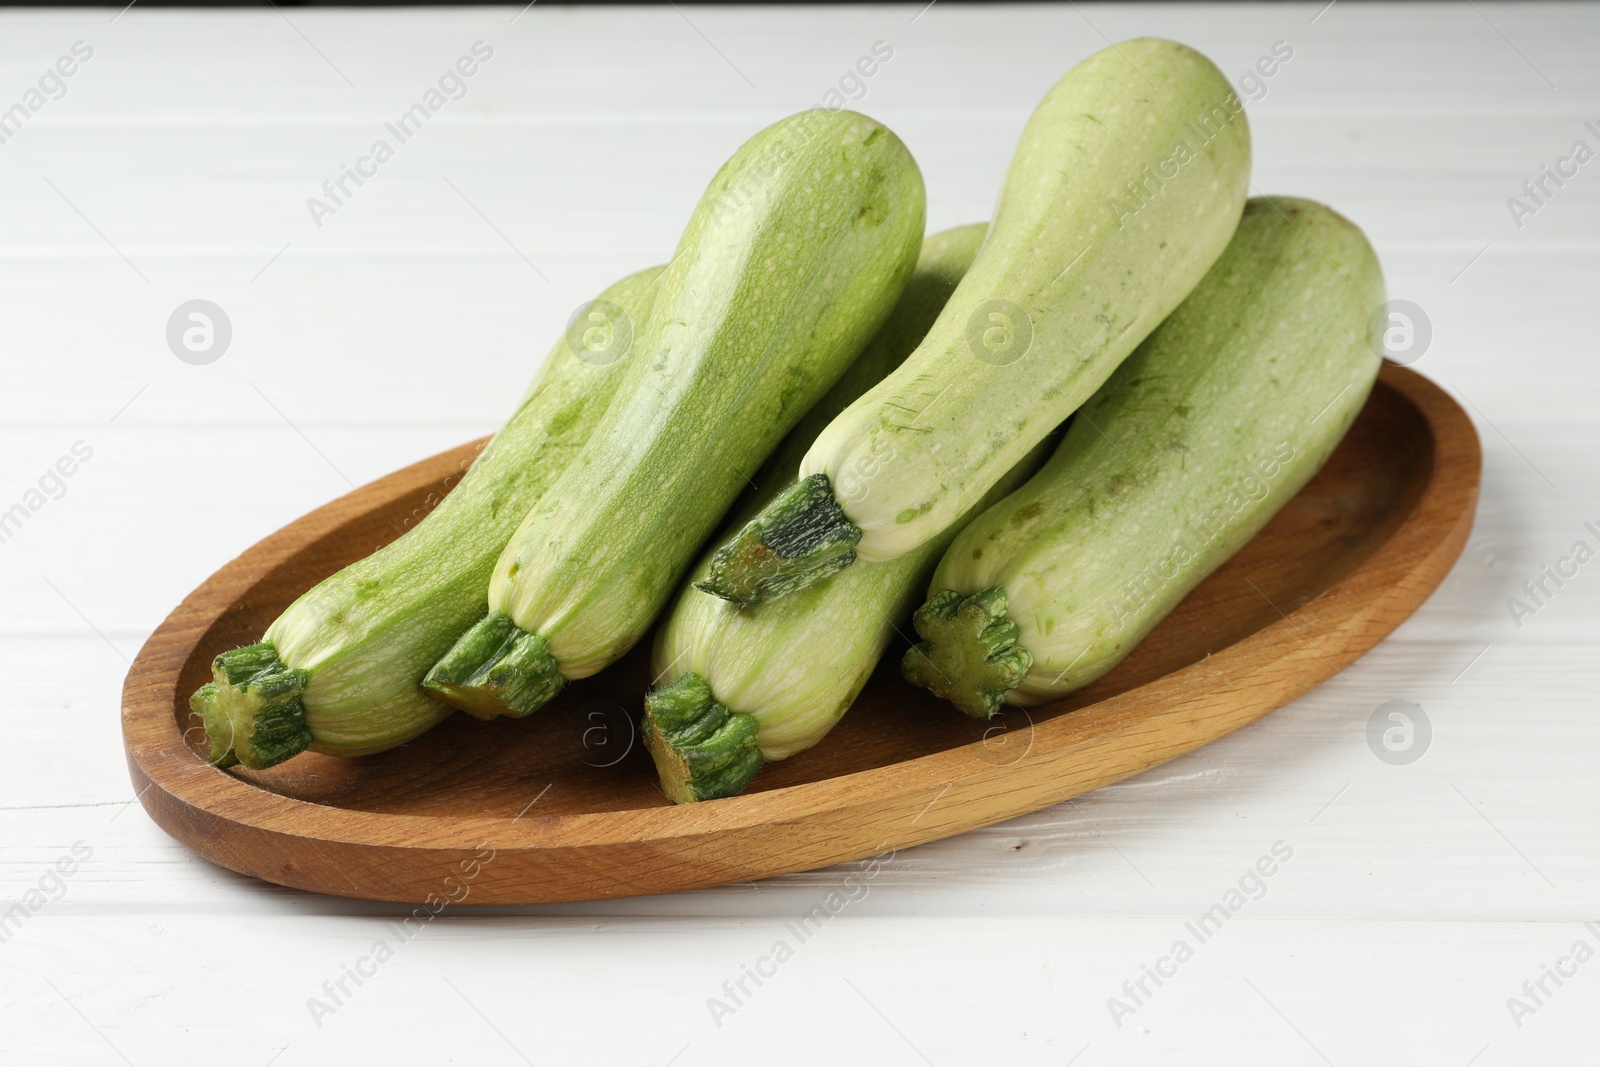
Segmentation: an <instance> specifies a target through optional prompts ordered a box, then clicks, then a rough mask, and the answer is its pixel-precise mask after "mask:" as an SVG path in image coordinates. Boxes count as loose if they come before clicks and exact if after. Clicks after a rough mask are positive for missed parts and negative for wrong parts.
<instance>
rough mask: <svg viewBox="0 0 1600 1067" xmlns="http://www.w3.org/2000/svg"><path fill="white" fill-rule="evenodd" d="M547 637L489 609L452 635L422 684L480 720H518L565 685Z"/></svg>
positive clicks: (437, 695) (536, 708)
mask: <svg viewBox="0 0 1600 1067" xmlns="http://www.w3.org/2000/svg"><path fill="white" fill-rule="evenodd" d="M566 681H567V680H566V679H565V678H563V677H562V675H561V667H560V665H559V664H558V663H556V659H555V657H554V656H552V655H551V654H550V642H548V641H546V640H545V639H544V638H542V637H540V636H539V635H538V634H532V633H529V632H528V631H526V630H524V629H522V628H521V627H519V626H518V625H517V624H516V623H514V622H512V621H511V616H509V615H507V614H506V613H505V612H503V611H491V612H489V614H487V615H485V616H484V617H483V618H482V619H480V620H479V621H478V624H477V625H476V626H474V627H472V629H470V630H468V631H467V632H466V633H464V634H462V635H461V636H460V637H459V638H457V639H456V643H455V644H454V645H453V646H452V647H451V649H450V651H449V652H446V653H445V654H444V656H443V657H442V658H441V659H440V660H439V662H437V663H435V664H434V665H433V666H432V667H431V668H430V669H429V670H428V673H427V675H426V676H424V677H423V679H422V688H423V689H425V690H427V691H428V692H429V693H432V694H433V695H434V696H436V697H438V698H439V699H440V700H443V701H445V702H447V703H449V704H453V705H454V706H456V707H458V708H460V709H461V710H462V711H465V712H466V713H467V714H469V715H472V716H474V717H476V718H479V719H492V718H494V717H495V716H497V715H506V716H509V717H511V718H513V719H520V718H522V717H523V716H524V715H531V714H532V713H533V712H535V711H538V710H539V708H541V707H543V706H544V705H545V703H546V702H547V701H549V700H550V698H551V697H553V696H555V695H556V694H557V693H559V692H561V687H562V686H564V685H565V684H566Z"/></svg>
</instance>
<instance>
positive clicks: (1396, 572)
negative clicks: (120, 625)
mask: <svg viewBox="0 0 1600 1067" xmlns="http://www.w3.org/2000/svg"><path fill="white" fill-rule="evenodd" d="M475 447H476V444H474V445H463V446H462V447H461V448H457V449H454V450H452V451H450V452H445V453H443V454H441V455H438V456H435V457H433V458H432V459H429V460H425V461H423V462H421V463H418V464H416V465H415V466H412V467H407V468H406V469H405V470H402V471H399V472H398V473H395V474H392V475H390V476H389V477H387V478H383V479H380V480H379V481H376V482H373V483H372V484H370V485H367V486H364V487H362V488H360V489H358V490H356V491H355V492H353V493H351V494H349V495H348V496H345V497H342V498H340V499H338V500H335V501H334V502H333V503H331V504H328V505H327V506H326V507H323V508H319V509H318V510H316V511H314V512H312V513H311V514H309V515H307V516H305V517H304V518H302V519H300V520H298V521H296V522H294V523H291V524H290V525H289V526H287V527H285V528H283V529H282V530H279V531H278V532H277V533H275V534H273V535H272V536H271V537H268V538H267V539H266V540H264V541H262V542H260V543H259V544H257V545H255V546H254V547H252V548H251V549H250V550H249V551H247V552H245V553H244V554H243V555H242V556H240V557H239V558H238V559H236V560H234V561H233V562H232V563H230V564H228V565H227V566H226V567H223V568H222V569H221V570H220V571H218V572H217V573H216V574H214V575H212V577H211V578H210V579H209V580H207V581H206V583H205V584H204V585H202V586H201V587H200V588H199V589H196V590H195V591H194V592H193V593H191V594H190V595H189V597H188V598H187V599H185V600H184V602H183V603H182V604H180V605H179V606H178V607H177V609H176V610H174V611H173V613H172V614H171V615H169V616H168V617H167V619H166V621H165V622H163V623H162V624H161V626H160V628H159V629H157V630H156V632H155V633H154V634H153V635H152V636H151V638H150V640H149V641H148V642H146V643H145V646H144V648H143V649H142V650H141V651H140V653H139V658H138V659H137V660H136V661H135V662H134V664H133V667H132V669H131V670H130V671H129V672H128V678H127V683H126V685H125V686H124V689H123V700H122V728H123V738H124V742H125V745H126V748H127V754H128V766H129V770H130V772H131V774H132V776H133V784H134V788H135V789H136V790H137V792H138V795H139V798H140V799H141V801H142V802H143V804H144V807H145V810H146V811H148V812H149V813H150V816H151V818H153V819H154V820H155V821H156V822H157V823H158V824H159V825H160V826H161V827H162V828H163V829H165V830H166V831H167V832H168V833H170V834H172V836H174V837H176V838H177V839H178V840H179V841H182V842H183V843H184V844H186V845H188V846H189V847H190V848H193V849H194V850H195V851H197V852H199V853H200V854H201V855H202V856H205V857H206V858H207V859H209V860H211V861H213V862H214V863H219V864H221V865H222V866H224V867H228V868H231V869H232V870H235V871H240V872H243V873H245V874H251V875H255V876H256V877H258V878H264V879H266V880H268V881H270V882H276V883H279V884H280V885H286V886H293V887H296V888H300V889H310V890H314V891H316V892H319V893H332V894H337V895H340V896H350V897H364V898H369V899H375V900H391V901H406V902H417V903H421V902H438V901H446V900H447V901H454V902H460V901H470V902H472V903H475V904H479V903H482V904H510V903H537V902H549V901H564V900H580V899H592V898H601V897H620V896H631V895H635V894H642V893H662V892H668V891H671V890H678V889H691V888H697V887H701V886H710V885H718V884H721V883H724V882H732V881H744V880H748V879H751V878H760V877H766V876H769V875H775V874H783V873H786V872H790V871H799V870H806V869H810V868H814V867H822V866H826V865H828V864H833V863H839V862H843V861H846V860H854V859H861V858H863V857H867V856H871V855H875V854H878V853H881V852H884V851H886V850H889V849H900V848H905V847H907V846H909V845H915V844H919V843H921V842H924V841H932V840H935V839H938V838H942V837H948V836H950V835H952V834H958V833H961V832H962V831H964V830H970V829H973V828H975V827H979V826H985V825H988V824H990V823H994V822H998V821H1000V820H1002V819H1007V818H1010V817H1012V816H1015V815H1020V814H1022V813H1024V812H1029V811H1034V810H1036V809H1038V808H1043V807H1046V806H1048V805H1051V804H1055V803H1057V802H1059V801H1061V800H1065V799H1066V798H1068V797H1072V796H1076V795H1078V794H1080V793H1084V792H1087V791H1088V790H1091V789H1095V788H1097V787H1099V786H1103V785H1107V784H1109V783H1111V782H1115V781H1118V780H1119V779H1122V778H1126V777H1127V776H1129V775H1132V774H1137V773H1138V772H1140V771H1142V770H1145V769H1146V768H1149V767H1153V766H1155V765H1156V764H1159V763H1163V762H1165V761H1166V760H1170V759H1172V758H1174V757H1175V756H1179V755H1182V754H1183V753H1185V752H1189V751H1192V750H1193V749H1196V748H1199V747H1200V746H1201V745H1204V744H1206V743H1207V742H1209V741H1213V740H1215V739H1216V738H1218V737H1221V736H1223V735H1224V734H1227V733H1229V732H1230V731H1233V730H1237V729H1238V728H1239V727H1241V726H1244V725H1245V724H1247V723H1250V722H1252V721H1254V720H1256V719H1258V718H1260V717H1261V716H1263V715H1265V714H1266V713H1267V712H1269V711H1271V710H1272V709H1274V708H1276V707H1279V706H1280V705H1282V704H1284V703H1286V702H1288V701H1289V700H1292V699H1293V698H1295V697H1297V696H1299V695H1300V694H1302V693H1304V692H1306V691H1307V690H1309V689H1311V688H1312V687H1314V686H1316V685H1317V684H1318V683H1320V682H1322V681H1324V680H1326V679H1327V678H1330V677H1332V676H1333V675H1334V674H1335V673H1336V672H1337V671H1339V670H1340V669H1342V668H1343V667H1345V666H1347V665H1348V664H1349V663H1351V662H1352V661H1354V660H1355V659H1356V658H1357V657H1359V656H1360V655H1361V654H1362V653H1364V652H1366V651H1367V650H1368V649H1369V648H1371V647H1372V646H1373V645H1375V644H1377V643H1378V641H1380V640H1382V639H1383V637H1384V636H1385V635H1387V634H1388V633H1389V632H1390V631H1392V630H1393V629H1394V628H1395V627H1396V626H1398V625H1399V624H1400V623H1401V621H1402V620H1404V619H1405V618H1406V617H1407V616H1408V615H1410V614H1411V612H1412V611H1414V610H1415V609H1416V608H1417V606H1418V605H1419V604H1421V603H1422V602H1423V600H1425V599H1426V598H1427V597H1428V595H1429V594H1430V593H1431V592H1432V591H1433V589H1434V587H1435V586H1437V585H1438V583H1439V581H1440V580H1441V579H1442V578H1443V577H1444V575H1445V573H1446V572H1447V571H1448V570H1449V568H1450V566H1451V564H1452V563H1453V562H1454V561H1455V559H1456V557H1457V556H1458V555H1459V554H1460V552H1461V548H1462V546H1463V545H1464V544H1465V543H1466V540H1467V534H1468V532H1469V531H1470V529H1471V526H1472V517H1473V511H1474V505H1475V503H1476V500H1477V490H1478V477H1479V466H1480V456H1479V449H1478V438H1477V435H1476V433H1475V432H1474V431H1473V428H1472V424H1471V422H1470V421H1469V420H1468V418H1467V417H1466V415H1465V414H1464V413H1463V412H1462V410H1461V409H1460V407H1458V406H1457V405H1456V404H1455V402H1454V401H1452V400H1451V399H1450V398H1449V397H1448V396H1446V395H1445V394H1444V392H1443V391H1441V390H1440V389H1439V388H1438V387H1437V386H1435V385H1433V384H1432V383H1431V382H1429V381H1427V380H1426V379H1424V378H1422V377H1420V376H1419V375H1417V374H1415V373H1413V372H1411V371H1408V370H1405V369H1402V368H1399V367H1394V366H1389V365H1385V366H1384V368H1383V372H1382V376H1381V378H1380V381H1379V385H1378V387H1377V388H1376V389H1374V391H1373V394H1372V397H1371V399H1370V400H1369V401H1368V403H1367V406H1366V408H1365V410H1364V411H1363V412H1362V414H1361V417H1360V418H1359V420H1358V421H1357V422H1356V424H1355V426H1354V428H1353V429H1352V430H1351V432H1350V434H1349V436H1348V437H1347V438H1346V439H1345V441H1344V442H1343V444H1342V445H1341V446H1340V447H1339V449H1338V451H1337V452H1336V453H1335V454H1334V456H1333V457H1332V458H1331V459H1330V460H1329V461H1328V464H1327V465H1326V466H1325V467H1324V469H1323V470H1322V471H1321V473H1319V474H1318V475H1317V477H1316V478H1315V479H1314V480H1312V482H1311V483H1310V484H1309V485H1307V486H1306V488H1305V489H1304V490H1303V491H1302V492H1301V493H1300V494H1299V495H1298V496H1297V497H1296V498H1295V499H1294V500H1293V501H1292V502H1290V504H1289V505H1288V506H1287V507H1286V508H1285V509H1284V510H1283V511H1282V512H1281V513H1280V514H1279V515H1278V516H1276V518H1274V519H1273V521H1272V523H1271V524H1269V525H1268V526H1267V527H1266V528H1265V529H1264V530H1263V531H1262V532H1261V533H1260V534H1259V535H1258V536H1257V537H1256V538H1255V539H1254V540H1253V541H1251V542H1250V544H1249V545H1247V546H1246V547H1245V549H1244V550H1243V551H1242V552H1241V553H1240V554H1239V555H1238V556H1236V557H1235V558H1234V559H1233V560H1231V561H1230V562H1229V563H1228V564H1227V565H1226V566H1224V567H1223V568H1222V569H1221V570H1219V571H1218V572H1217V573H1216V574H1214V575H1212V576H1211V577H1210V578H1209V579H1207V580H1206V581H1205V582H1204V583H1203V584H1202V585H1200V586H1199V587H1198V588H1197V589H1195V590H1194V592H1193V593H1191V594H1190V595H1189V597H1188V598H1187V599H1186V600H1185V601H1184V602H1183V604H1182V605H1180V606H1179V608H1178V610H1177V611H1176V612H1174V613H1173V614H1172V615H1171V616H1170V617H1169V618H1167V619H1166V620H1165V621H1163V622H1162V624H1161V625H1160V626H1159V627H1158V628H1157V629H1156V630H1155V631H1154V632H1153V633H1152V634H1151V635H1150V636H1149V638H1147V639H1146V640H1145V641H1144V642H1143V643H1142V644H1141V645H1140V646H1139V647H1138V648H1137V649H1136V650H1135V651H1134V653H1133V654H1132V655H1131V656H1129V657H1128V659H1127V660H1126V661H1125V662H1123V663H1122V664H1121V665H1120V666H1119V667H1118V668H1117V669H1116V670H1115V671H1114V672H1112V673H1111V674H1110V675H1108V676H1107V677H1106V678H1104V679H1103V680H1101V681H1100V682H1099V683H1097V684H1096V685H1094V686H1093V687H1091V688H1089V689H1087V690H1084V691H1083V692H1080V693H1078V694H1075V695H1074V696H1073V697H1071V698H1070V699H1068V700H1065V701H1062V702H1060V703H1058V704H1055V705H1051V706H1048V707H1044V708H1035V709H1033V710H1032V711H1031V712H1030V713H1026V714H1025V713H1023V712H1020V711H1015V710H1012V711H1008V712H1007V713H1006V714H1005V715H1004V716H1002V717H1000V718H999V719H997V720H996V721H995V723H991V724H987V725H985V724H980V723H977V722H973V721H971V720H969V719H967V718H966V717H965V716H962V715H960V714H957V713H955V712H954V711H953V710H952V709H951V708H950V707H949V706H947V705H944V704H941V703H939V702H937V701H935V700H933V699H932V698H931V697H929V696H928V695H927V694H925V693H923V692H922V691H921V690H917V689H914V688H912V687H910V686H908V685H906V684H905V683H904V682H902V681H901V680H900V678H899V676H898V671H897V670H896V669H895V665H896V664H897V663H898V661H899V651H900V650H899V649H892V650H891V653H890V655H888V656H886V657H885V661H884V662H885V665H886V666H885V667H883V668H880V670H879V672H878V674H877V675H876V676H874V678H873V680H872V681H871V682H870V683H869V685H868V687H867V689H866V690H865V692H863V693H862V695H861V698H860V699H859V700H858V701H857V703H856V706H855V707H854V708H853V709H852V710H851V712H850V714H849V715H847V716H846V717H845V719H844V721H843V722H842V723H841V724H840V725H839V727H838V728H837V729H835V730H834V732H833V733H832V734H831V735H830V736H829V737H828V739H827V740H826V741H825V742H824V743H823V744H821V745H819V746H818V747H817V748H815V749H813V750H811V751H810V752H806V753H803V754H802V755H800V756H796V757H794V758H793V759H790V760H787V761H785V762H783V763H778V764H773V765H771V766H769V767H767V768H765V769H764V770H763V771H762V772H761V773H760V775H758V776H757V778H756V780H755V782H754V783H753V785H752V788H751V790H750V791H749V792H748V793H746V794H744V795H743V796H739V797H734V798H731V799H728V800H719V801H714V802H710V803H703V804H696V805H687V806H682V807H674V806H672V805H670V804H668V803H667V801H666V799H665V797H663V796H662V794H661V793H660V791H659V790H658V789H657V787H656V784H655V777H654V773H653V769H652V767H651V763H650V759H649V757H648V755H647V754H646V753H645V751H644V746H643V745H642V744H640V743H637V739H636V738H635V736H634V733H633V722H634V721H635V719H636V716H637V712H638V709H639V707H640V701H641V698H642V696H643V694H644V691H645V688H646V685H647V682H648V677H647V672H648V666H647V663H646V657H645V655H644V651H643V649H642V648H641V649H636V650H635V651H634V653H633V654H631V655H630V656H629V657H627V658H626V659H624V660H623V661H622V662H621V663H619V664H617V665H616V666H615V667H613V668H611V669H610V670H607V671H606V672H604V673H603V674H601V675H600V676H598V677H596V678H593V679H589V680H587V681H585V682H582V683H578V684H575V685H573V686H571V687H570V689H569V691H568V692H567V693H565V694H563V696H562V697H561V698H560V699H559V700H558V701H557V702H555V703H553V704H551V705H550V706H548V707H546V708H544V709H542V710H541V711H540V712H539V713H538V714H536V715H534V716H532V717H531V718H529V719H526V720H522V721H511V720H500V721H497V722H494V723H490V724H484V723H480V722H478V721H476V720H473V719H469V718H467V717H466V716H464V715H457V716H454V717H453V718H451V719H449V720H447V721H446V722H445V723H443V724H442V725H440V726H439V727H437V728H435V729H434V730H433V731H431V732H430V733H427V734H424V735H423V736H422V737H421V738H419V739H418V740H416V741H413V742H412V743H410V744H409V745H405V746H403V747H401V748H398V749H395V750H393V751H390V752H385V753H382V754H380V755H376V756H368V757H365V758H363V759H358V760H341V759H334V758H331V757H327V756H321V755H317V754H315V753H307V754H305V755H302V756H299V757H297V758H295V759H293V760H290V761H289V762H288V763H286V764H284V765H282V766H280V767H275V768H273V769H271V770H268V771H246V770H242V769H235V770H233V771H228V772H223V771H219V770H216V769H215V768H213V767H211V766H210V765H208V764H207V763H206V761H205V760H204V759H203V758H202V757H201V756H200V755H199V754H198V751H199V750H198V741H199V739H200V731H199V730H198V728H197V721H196V720H194V719H192V718H191V715H190V712H189V710H188V703H187V698H188V696H189V694H190V693H191V692H193V690H194V689H195V688H196V687H197V686H198V685H200V684H201V683H202V682H204V681H206V680H208V679H209V676H210V672H209V664H210V661H211V658H212V657H213V656H215V655H216V654H217V653H219V652H221V651H223V650H225V649H228V648H232V647H234V646H236V645H242V644H248V643H250V642H252V641H255V640H256V639H257V638H258V637H259V635H260V634H261V632H262V631H263V630H264V629H265V628H266V626H267V624H268V623H269V622H271V621H272V619H273V618H275V617H276V616H277V615H278V613H279V612H280V611H282V609H283V608H284V607H285V606H286V605H287V604H288V603H289V602H290V601H291V600H292V599H294V597H295V596H297V595H298V594H299V593H300V592H302V591H303V590H305V589H306V588H307V587H309V586H310V585H312V584H313V583H315V582H317V581H319V580H321V579H322V578H323V577H325V576H326V575H328V574H330V573H332V572H333V571H335V570H337V569H338V568H340V567H342V566H344V565H345V564H347V563H349V562H351V561H353V560H355V559H357V558H359V557H361V556H363V555H365V554H367V553H369V552H371V551H372V550H373V549H375V548H376V547H378V546H379V545H380V544H383V543H385V542H387V541H390V540H393V539H394V538H395V537H396V536H398V535H399V533H400V532H401V531H402V530H403V529H404V528H406V526H407V525H408V524H409V523H410V522H412V521H415V520H416V519H417V518H420V517H421V515H422V514H424V513H425V509H426V508H427V507H429V506H430V505H429V503H428V501H429V498H430V494H438V493H441V492H442V485H443V481H444V479H445V478H446V477H447V476H450V475H453V474H454V473H456V472H457V470H458V468H459V467H460V466H461V464H462V462H463V461H464V460H466V459H468V458H469V457H471V456H472V455H473V454H474V452H473V449H474V448H475ZM433 499H435V500H436V499H437V496H434V497H433Z"/></svg>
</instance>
